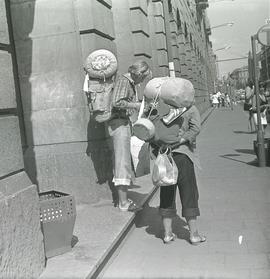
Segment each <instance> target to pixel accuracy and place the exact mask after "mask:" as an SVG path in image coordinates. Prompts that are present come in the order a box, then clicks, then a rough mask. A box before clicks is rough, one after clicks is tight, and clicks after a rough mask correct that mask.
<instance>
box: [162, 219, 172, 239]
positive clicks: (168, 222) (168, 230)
mask: <svg viewBox="0 0 270 279" xmlns="http://www.w3.org/2000/svg"><path fill="white" fill-rule="evenodd" d="M162 223H163V227H164V231H165V235H171V234H172V218H167V217H163V218H162Z"/></svg>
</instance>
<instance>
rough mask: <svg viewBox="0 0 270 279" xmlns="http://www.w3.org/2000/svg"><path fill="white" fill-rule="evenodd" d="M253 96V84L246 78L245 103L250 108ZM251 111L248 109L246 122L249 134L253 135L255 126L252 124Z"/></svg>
mask: <svg viewBox="0 0 270 279" xmlns="http://www.w3.org/2000/svg"><path fill="white" fill-rule="evenodd" d="M253 96H254V84H253V81H252V79H251V78H248V81H247V85H246V88H245V103H246V104H248V105H250V106H252V103H253ZM253 114H254V113H253V111H252V109H250V110H249V111H248V122H249V126H250V132H251V133H253V132H254V131H256V126H255V123H254V117H253Z"/></svg>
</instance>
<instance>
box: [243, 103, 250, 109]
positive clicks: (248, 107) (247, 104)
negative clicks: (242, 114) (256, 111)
mask: <svg viewBox="0 0 270 279" xmlns="http://www.w3.org/2000/svg"><path fill="white" fill-rule="evenodd" d="M251 108H252V105H251V104H249V103H244V111H250V109H251Z"/></svg>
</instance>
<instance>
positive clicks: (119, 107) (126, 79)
mask: <svg viewBox="0 0 270 279" xmlns="http://www.w3.org/2000/svg"><path fill="white" fill-rule="evenodd" d="M136 99H137V94H136V88H135V84H134V81H133V80H132V79H131V77H130V75H129V74H124V75H121V76H120V77H119V78H118V79H117V81H116V83H115V86H114V90H113V95H112V106H113V116H114V117H120V118H125V117H128V116H130V115H132V113H133V112H134V109H129V108H128V103H131V102H136Z"/></svg>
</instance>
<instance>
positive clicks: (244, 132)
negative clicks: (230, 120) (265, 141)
mask: <svg viewBox="0 0 270 279" xmlns="http://www.w3.org/2000/svg"><path fill="white" fill-rule="evenodd" d="M233 132H234V133H235V134H248V135H249V134H254V133H256V131H255V132H250V131H233Z"/></svg>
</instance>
